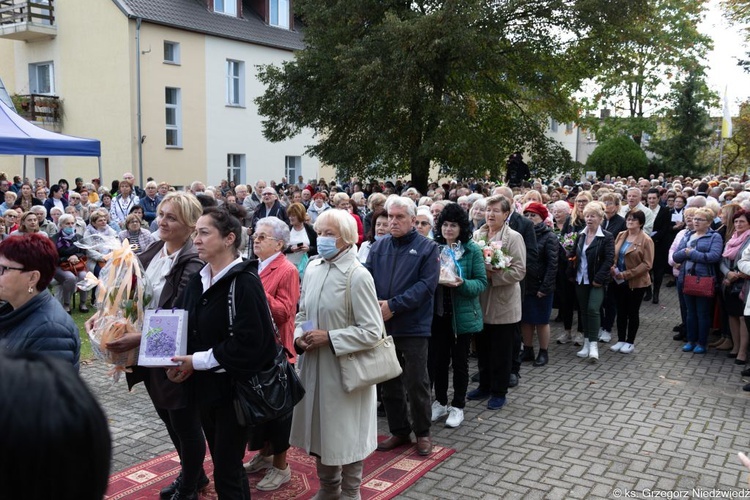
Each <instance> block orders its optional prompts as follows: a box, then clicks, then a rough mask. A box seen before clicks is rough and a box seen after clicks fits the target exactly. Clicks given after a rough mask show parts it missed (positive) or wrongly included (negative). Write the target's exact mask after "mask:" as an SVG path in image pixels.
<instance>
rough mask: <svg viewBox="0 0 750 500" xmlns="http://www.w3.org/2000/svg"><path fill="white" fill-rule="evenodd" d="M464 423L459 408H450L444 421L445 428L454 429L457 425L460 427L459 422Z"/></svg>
mask: <svg viewBox="0 0 750 500" xmlns="http://www.w3.org/2000/svg"><path fill="white" fill-rule="evenodd" d="M463 421H464V410H463V409H461V408H453V407H452V406H451V407H450V410H448V418H447V419H446V420H445V426H446V427H452V428H454V429H455V428H456V427H458V426H459V425H461V422H463Z"/></svg>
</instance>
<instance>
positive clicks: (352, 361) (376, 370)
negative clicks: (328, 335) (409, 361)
mask: <svg viewBox="0 0 750 500" xmlns="http://www.w3.org/2000/svg"><path fill="white" fill-rule="evenodd" d="M356 268H357V265H356V264H355V265H353V266H352V267H351V268H350V270H349V272H348V273H347V276H346V292H345V297H346V300H345V304H346V306H345V307H346V310H347V311H350V317H351V318H352V323H353V322H354V310H353V309H352V299H351V281H352V274H353V273H354V270H355V269H356ZM338 358H339V365H340V366H341V385H343V387H344V392H347V393H350V392H353V391H356V390H358V389H364V388H366V387H370V386H373V385H375V384H379V383H381V382H385V381H386V380H391V379H393V378H396V377H398V376H399V375H401V372H402V371H403V370H402V369H401V364H400V363H399V361H398V356H396V344H395V343H394V342H393V337H391V336H390V335H387V336H386V335H385V330H384V331H383V335H382V338H381V339H380V341H379V342H378V343H377V344H375V346H373V347H371V348H370V349H365V350H363V351H357V352H352V353H349V354H344V355H342V356H339V357H338Z"/></svg>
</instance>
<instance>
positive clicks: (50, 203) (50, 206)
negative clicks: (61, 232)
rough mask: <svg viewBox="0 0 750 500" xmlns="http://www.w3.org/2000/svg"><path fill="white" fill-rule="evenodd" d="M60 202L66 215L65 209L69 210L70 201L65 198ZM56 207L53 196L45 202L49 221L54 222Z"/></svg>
mask: <svg viewBox="0 0 750 500" xmlns="http://www.w3.org/2000/svg"><path fill="white" fill-rule="evenodd" d="M60 201H61V202H62V205H63V213H65V209H66V208H68V200H66V199H65V197H64V196H63V197H62V198H60ZM54 207H55V201H54V200H53V198H52V196H50V197H49V198H47V199H46V200H44V208H46V209H47V220H48V221H50V222H52V213H51V212H52V209H53V208H54Z"/></svg>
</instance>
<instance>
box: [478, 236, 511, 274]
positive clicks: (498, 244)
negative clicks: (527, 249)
mask: <svg viewBox="0 0 750 500" xmlns="http://www.w3.org/2000/svg"><path fill="white" fill-rule="evenodd" d="M477 244H479V246H480V248H481V249H482V255H484V263H485V264H487V265H488V266H491V267H492V269H507V268H508V267H509V266H510V263H511V261H512V260H513V257H511V256H510V254H509V253H508V250H506V249H505V248H503V242H502V241H487V240H479V241H477Z"/></svg>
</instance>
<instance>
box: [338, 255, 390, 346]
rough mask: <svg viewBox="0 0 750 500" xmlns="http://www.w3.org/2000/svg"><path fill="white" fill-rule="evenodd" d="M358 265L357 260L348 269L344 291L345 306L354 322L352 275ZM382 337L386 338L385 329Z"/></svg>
mask: <svg viewBox="0 0 750 500" xmlns="http://www.w3.org/2000/svg"><path fill="white" fill-rule="evenodd" d="M357 267H358V266H357V263H356V262H355V263H354V264H352V266H351V267H350V268H349V271H347V273H346V290H345V291H344V307H346V312H347V314H348V313H349V311H351V316H350V317H351V323H354V307H353V306H352V275H353V274H354V271H355V270H356V269H357ZM380 338H381V339H384V338H385V330H383V331H382V332H381V334H380Z"/></svg>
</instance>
